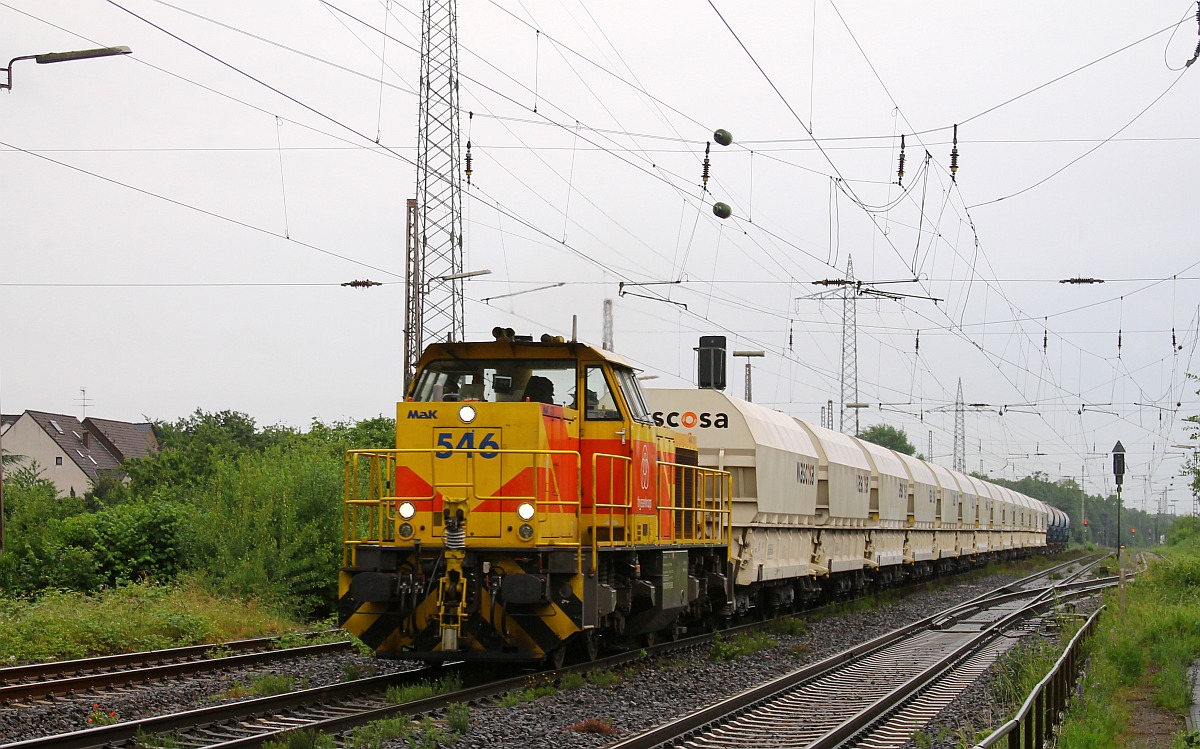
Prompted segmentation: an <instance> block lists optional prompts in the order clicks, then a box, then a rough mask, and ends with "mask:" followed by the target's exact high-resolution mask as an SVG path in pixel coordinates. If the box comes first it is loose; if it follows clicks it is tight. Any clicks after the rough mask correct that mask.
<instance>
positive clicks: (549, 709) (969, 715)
mask: <svg viewBox="0 0 1200 749" xmlns="http://www.w3.org/2000/svg"><path fill="white" fill-rule="evenodd" d="M1015 579H1017V576H1015V575H989V576H986V577H978V578H974V579H971V580H966V581H962V582H955V583H951V584H948V585H946V586H944V587H941V588H939V589H937V590H932V591H922V592H917V593H913V594H910V595H908V596H906V597H905V598H903V599H901V600H899V601H895V602H892V603H888V604H885V605H880V606H878V607H876V608H874V609H870V610H862V611H855V612H850V613H845V614H839V615H835V616H831V617H828V618H823V619H820V620H819V621H815V622H811V623H810V625H809V631H808V633H807V634H805V635H803V636H789V635H780V634H772V635H771V637H772V639H774V640H776V641H777V642H778V645H777V646H776V647H774V648H770V649H768V650H764V651H762V652H760V653H759V654H757V655H754V656H750V657H745V658H738V659H734V660H730V661H723V662H715V661H711V660H709V659H708V658H707V653H708V651H707V649H697V650H695V651H688V652H687V653H685V654H681V655H673V656H668V657H666V658H664V659H660V660H657V661H652V662H650V663H648V664H646V665H642V666H638V667H636V668H635V670H633V671H631V672H630V673H628V674H626V675H625V676H624V678H623V679H622V680H621V682H620V683H619V684H618V685H617V686H614V687H608V688H602V687H596V686H593V685H587V686H584V687H581V688H578V689H571V690H565V691H561V692H559V693H558V694H556V695H553V696H550V697H543V698H541V699H539V700H536V701H534V702H531V703H525V704H521V705H517V706H513V707H501V706H500V705H498V704H495V703H494V702H492V703H485V704H480V705H473V706H472V707H471V728H470V730H469V731H468V732H467V733H466V734H465V735H463V736H461V737H459V738H458V740H457V741H456V742H455V743H453V744H451V745H450V746H453V747H454V749H504V748H506V747H513V748H518V747H519V749H595V748H598V747H601V746H604V745H605V744H608V743H611V742H612V741H614V740H615V739H617V738H621V737H624V736H628V735H631V734H633V733H636V732H637V731H640V730H643V729H645V728H648V727H650V726H652V725H655V724H658V723H661V722H663V721H665V720H668V719H670V718H672V717H676V716H678V715H681V714H683V713H685V712H687V711H690V710H693V709H696V708H699V707H702V706H704V705H709V704H712V703H713V702H716V701H719V700H721V699H724V698H726V697H729V696H731V695H734V694H737V693H738V692H741V691H743V690H745V689H748V688H750V687H752V686H755V685H757V684H760V683H762V682H765V681H768V680H770V679H773V678H775V677H777V676H781V675H783V674H785V673H788V672H789V671H792V670H794V669H795V668H797V667H798V666H800V665H803V664H806V663H811V662H814V661H817V660H821V659H822V658H825V657H828V656H830V655H832V654H834V653H836V652H839V651H841V650H844V649H846V648H847V647H850V646H852V645H854V644H857V643H859V642H863V641H865V640H868V639H870V638H873V637H876V636H878V635H881V634H884V633H886V632H889V631H891V630H893V629H895V628H897V627H900V626H902V625H904V624H907V623H909V622H912V621H916V620H918V619H921V618H924V617H927V616H930V615H932V614H934V613H936V612H938V611H941V610H942V609H944V608H946V607H948V606H950V605H952V604H954V603H957V602H959V601H964V600H967V599H969V598H972V597H974V596H977V595H979V594H980V593H983V592H986V591H989V590H992V589H993V588H996V587H999V586H1001V585H1004V584H1007V583H1010V582H1012V581H1013V580H1015ZM797 646H803V648H805V649H809V650H808V652H806V653H805V654H803V655H797V654H795V652H794V649H795V648H796V647H797ZM411 667H412V666H411V665H407V664H405V663H401V662H395V661H384V660H374V659H372V658H366V657H363V656H358V655H353V654H339V655H336V656H325V657H310V658H297V659H294V660H291V661H280V662H278V663H274V664H271V665H270V666H269V667H264V668H261V669H245V670H240V671H236V672H233V671H231V672H222V673H219V674H212V675H206V676H198V677H191V678H186V679H178V680H172V681H170V682H167V683H159V684H147V685H139V686H134V687H128V688H124V689H119V690H113V691H106V692H100V693H97V694H94V695H78V696H74V697H64V698H58V699H56V700H53V701H48V702H41V703H35V704H32V705H19V706H3V707H0V742H4V743H8V742H13V741H19V740H22V739H29V738H35V737H38V736H45V735H48V734H53V733H63V732H67V731H76V730H82V729H85V728H89V727H91V725H90V724H89V723H88V717H89V715H90V714H91V713H92V712H93V711H94V710H101V711H103V712H104V713H106V714H107V713H109V712H115V713H116V714H117V716H119V718H120V719H121V720H135V719H138V718H143V717H149V716H152V715H161V714H166V713H170V712H177V711H180V710H187V709H191V708H193V707H197V706H203V705H210V704H217V703H219V702H223V701H227V700H229V699H232V698H229V697H227V696H223V695H225V694H226V693H228V691H229V690H230V689H231V688H232V687H233V685H234V684H235V683H240V684H243V685H246V684H249V683H251V680H252V679H253V678H254V677H255V676H258V675H261V674H264V673H272V674H286V675H289V676H292V677H293V678H294V679H295V680H296V681H297V683H302V684H303V685H305V686H309V687H315V686H320V685H324V684H329V683H334V682H337V681H340V680H342V679H343V674H344V673H346V671H347V670H359V671H360V672H361V671H362V670H364V669H374V670H375V671H376V672H379V673H382V672H387V671H396V670H404V669H406V668H411ZM361 675H367V674H366V673H361ZM952 707H953V711H950V710H948V711H946V712H947V714H949V715H952V716H953V718H949V717H948V718H947V719H946V720H952V721H953V722H954V724H955V725H956V726H962V725H975V726H984V725H991V724H992V722H993V721H994V714H993V709H994V708H993V706H992V704H991V701H990V698H989V697H988V694H987V691H986V687H981V686H979V685H977V686H976V687H973V688H972V689H971V690H970V691H968V692H967V693H966V694H964V695H963V696H961V697H960V699H959V701H958V702H957V703H956V704H955V705H954V706H952ZM589 720H600V721H604V722H606V723H608V724H609V725H610V726H612V727H613V728H614V729H616V733H615V734H614V735H611V736H605V735H601V734H590V733H581V732H578V731H574V730H571V727H572V726H575V725H577V724H581V723H583V722H585V721H589ZM390 746H393V747H397V748H398V747H401V746H406V744H402V743H399V742H393V743H392V744H391V745H390Z"/></svg>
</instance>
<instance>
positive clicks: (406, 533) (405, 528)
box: [400, 523, 413, 538]
mask: <svg viewBox="0 0 1200 749" xmlns="http://www.w3.org/2000/svg"><path fill="white" fill-rule="evenodd" d="M412 534H413V527H412V526H411V525H409V524H408V523H401V524H400V538H412Z"/></svg>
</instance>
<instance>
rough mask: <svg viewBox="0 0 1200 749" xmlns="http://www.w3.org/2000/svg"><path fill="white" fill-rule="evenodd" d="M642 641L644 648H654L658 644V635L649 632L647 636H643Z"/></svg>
mask: <svg viewBox="0 0 1200 749" xmlns="http://www.w3.org/2000/svg"><path fill="white" fill-rule="evenodd" d="M641 639H642V647H645V648H652V647H654V646H655V645H657V644H658V633H657V632H647V633H646V634H644V635H642V638H641Z"/></svg>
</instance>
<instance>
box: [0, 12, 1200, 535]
mask: <svg viewBox="0 0 1200 749" xmlns="http://www.w3.org/2000/svg"><path fill="white" fill-rule="evenodd" d="M1195 11H1196V4H1195V3H1192V4H1190V5H1189V4H1185V3H1181V2H1176V3H1128V2H1115V1H1101V2H1095V1H1093V2H1086V3H1084V2H1059V3H1052V4H1049V3H1045V2H1032V1H1025V2H1016V3H1004V4H996V3H991V4H984V3H962V2H948V1H947V2H921V3H849V2H844V1H841V0H840V1H839V2H837V3H831V2H829V1H828V0H816V2H815V5H814V3H813V2H810V1H809V0H803V1H802V2H794V1H793V2H767V1H761V0H760V2H755V3H733V2H727V1H725V0H720V1H718V2H715V3H714V4H710V3H708V2H706V1H705V0H694V1H693V2H679V1H676V0H659V1H658V2H651V3H646V2H641V3H634V2H623V1H622V2H609V3H586V2H580V1H579V0H565V1H563V2H538V1H536V0H526V1H525V2H513V3H509V2H498V1H497V2H491V1H489V0H474V1H472V2H461V3H460V4H459V44H460V75H461V80H462V83H461V105H462V109H463V115H462V123H461V125H462V131H463V141H464V143H465V141H466V140H468V139H469V140H470V141H471V143H472V154H473V161H474V174H473V177H472V186H471V188H470V190H469V195H468V197H467V198H466V200H465V205H466V208H465V225H466V243H467V247H466V254H465V259H464V267H465V268H466V269H468V270H478V269H484V268H487V269H490V270H491V271H492V274H491V275H490V276H485V277H480V278H475V279H471V280H469V281H467V282H465V289H466V296H467V302H466V321H467V331H468V338H473V339H478V338H486V337H489V336H490V330H491V328H492V327H493V326H494V325H504V326H509V327H512V328H514V329H516V330H518V331H519V332H528V333H532V334H534V335H539V334H541V333H542V332H551V333H556V334H564V335H569V334H570V331H571V324H572V316H573V315H577V316H578V320H579V333H580V337H581V338H582V339H584V340H587V341H590V342H593V343H595V344H597V345H598V344H599V343H600V339H601V329H602V327H601V323H602V318H601V313H602V304H603V300H604V299H606V298H610V299H612V300H613V302H614V323H615V324H614V328H615V343H616V349H617V350H618V352H620V353H623V354H624V355H626V356H627V357H628V358H630V359H632V360H633V361H635V362H637V363H638V365H639V366H641V367H642V368H644V370H645V374H646V375H655V376H656V379H654V380H650V381H647V383H646V384H647V386H651V387H657V386H665V387H689V386H691V385H692V383H693V382H694V369H695V363H694V361H695V360H694V357H695V354H694V352H693V348H694V347H695V346H696V345H697V338H698V336H700V335H705V334H718V335H727V336H728V337H729V345H730V349H751V350H763V351H765V352H766V354H767V355H766V356H765V357H764V358H762V359H756V360H754V379H753V388H754V400H755V401H758V402H762V403H765V404H769V405H770V406H771V407H774V408H778V409H780V410H783V411H786V412H788V413H790V414H793V415H795V416H798V417H801V418H805V419H809V420H811V421H814V422H815V421H819V420H820V418H821V408H822V406H824V405H825V404H826V403H827V402H828V401H830V400H832V401H834V402H835V403H836V402H837V401H838V400H839V399H840V376H841V368H842V364H841V356H842V320H843V302H842V301H841V299H840V298H835V299H831V298H824V299H822V298H820V297H819V295H820V293H821V292H823V291H824V292H828V291H829V287H823V286H814V285H813V284H812V282H813V281H815V280H820V279H826V278H838V277H842V276H844V274H845V272H846V263H847V261H848V260H849V259H850V258H852V259H853V264H854V271H855V275H856V276H857V277H858V278H859V279H862V280H864V281H871V282H883V281H903V280H907V281H910V282H909V283H891V284H882V283H879V284H868V285H867V286H866V287H865V288H869V289H878V290H886V291H890V292H895V293H899V294H904V295H910V296H909V297H907V298H904V299H902V300H889V299H878V298H864V299H860V300H859V301H858V302H857V306H856V310H857V322H858V339H857V340H858V379H859V384H858V391H859V396H858V399H859V401H860V402H863V403H868V404H870V405H869V408H867V409H864V410H862V411H861V412H860V420H861V424H862V426H864V427H865V426H867V425H870V424H875V423H889V424H893V425H895V426H897V427H900V428H903V429H905V430H906V431H907V433H908V435H909V438H910V440H911V441H912V442H913V443H914V444H915V445H916V446H917V448H918V449H919V450H920V451H921V452H924V453H926V454H929V453H930V443H931V441H932V457H933V458H934V460H936V461H937V462H939V463H943V464H945V465H950V464H951V462H952V452H953V433H954V413H953V406H954V402H955V397H956V394H957V388H958V382H959V380H960V379H961V381H962V388H963V396H964V400H965V401H966V402H967V403H978V404H987V405H986V406H979V407H974V408H970V409H968V412H967V413H966V434H967V468H968V469H969V470H980V469H982V470H983V471H985V472H987V473H989V474H991V475H993V476H1004V477H1007V478H1020V477H1023V476H1025V475H1027V474H1028V473H1030V472H1032V471H1035V470H1036V471H1043V472H1045V473H1046V474H1048V475H1049V476H1050V477H1051V478H1053V479H1057V478H1059V477H1064V476H1070V477H1075V478H1078V477H1080V476H1081V475H1083V477H1084V484H1085V488H1087V490H1088V491H1089V492H1094V493H1099V492H1107V491H1111V490H1112V488H1113V487H1112V479H1111V477H1110V475H1109V474H1110V472H1111V459H1110V457H1109V453H1110V450H1111V448H1112V446H1113V444H1114V443H1115V442H1116V441H1117V440H1121V441H1122V442H1123V444H1124V445H1125V447H1126V448H1127V449H1128V451H1129V461H1128V462H1129V465H1130V472H1131V476H1130V477H1128V478H1127V483H1126V492H1125V496H1126V499H1127V500H1128V501H1129V502H1130V503H1131V504H1133V505H1134V506H1143V505H1144V504H1146V503H1147V502H1148V503H1149V507H1150V508H1151V509H1153V508H1154V507H1156V506H1157V503H1158V497H1160V496H1161V495H1162V493H1163V491H1164V490H1166V491H1167V497H1168V500H1169V501H1171V502H1176V503H1177V506H1176V509H1177V511H1179V512H1185V511H1186V510H1187V508H1188V506H1189V505H1190V497H1189V496H1188V492H1187V490H1186V482H1185V480H1184V479H1182V478H1179V477H1178V476H1177V474H1178V472H1179V468H1180V466H1181V464H1182V455H1181V454H1180V453H1181V452H1182V451H1180V450H1172V449H1171V447H1170V446H1171V445H1173V444H1178V443H1182V442H1184V441H1186V439H1187V432H1186V430H1185V428H1184V427H1185V423H1184V422H1183V421H1182V419H1183V418H1184V417H1186V416H1189V415H1192V414H1196V413H1200V399H1198V398H1197V396H1196V394H1195V391H1196V389H1197V383H1195V382H1189V381H1188V380H1187V378H1186V374H1187V373H1188V372H1200V362H1197V351H1196V346H1197V342H1198V330H1200V307H1198V300H1200V294H1198V291H1200V284H1198V280H1200V253H1197V251H1196V250H1197V246H1196V239H1195V236H1196V233H1195V207H1196V205H1197V197H1198V192H1200V190H1198V188H1197V180H1196V174H1195V170H1196V167H1197V165H1200V136H1196V135H1195V122H1196V118H1197V114H1200V105H1198V104H1197V102H1198V101H1200V98H1198V97H1197V85H1198V84H1197V80H1198V79H1197V75H1200V73H1198V72H1194V71H1190V70H1188V69H1185V68H1184V64H1185V63H1186V62H1187V60H1188V59H1189V58H1190V57H1191V56H1192V54H1193V52H1194V51H1195V49H1196V43H1197V22H1196V18H1195ZM419 17H420V7H419V5H418V4H417V3H415V2H413V1H412V0H404V1H403V2H380V1H379V0H328V1H322V0H288V1H287V2H284V0H258V1H257V2H252V3H247V2H244V1H243V2H232V1H229V0H207V1H206V2H199V1H198V0H178V1H177V2H175V3H173V4H169V3H166V2H159V1H157V0H116V1H115V2H114V1H111V0H54V2H46V0H0V57H3V58H4V59H8V58H11V57H15V56H19V55H26V54H36V53H42V52H50V51H62V50H68V49H79V48H87V47H94V46H109V45H128V46H130V47H132V48H133V50H134V54H133V55H132V56H129V57H115V58H108V59H97V60H86V61H78V62H69V63H63V64H57V65H36V64H34V63H33V61H21V62H17V63H16V65H15V70H14V71H13V73H14V85H13V90H12V91H11V92H0V184H2V185H3V187H2V188H0V189H2V190H3V192H2V195H0V198H2V199H0V320H2V321H3V336H2V338H0V340H2V341H3V346H2V349H0V351H2V355H0V399H2V402H0V405H2V407H3V410H4V411H5V412H6V413H12V412H20V411H22V410H24V409H35V410H47V411H56V412H61V413H70V414H75V415H77V416H79V415H83V408H82V406H83V404H82V402H81V389H83V388H86V398H87V403H88V406H87V414H88V415H93V416H100V417H105V418H113V419H122V420H141V419H142V418H143V417H146V418H150V419H175V418H178V417H180V416H183V415H186V414H188V413H190V412H191V411H193V410H194V409H196V408H202V409H205V410H221V409H234V410H239V411H244V412H246V413H247V414H249V415H251V416H252V417H254V418H255V419H256V420H257V422H258V423H259V424H261V425H267V424H275V423H283V424H289V425H294V426H299V427H305V426H307V425H308V423H309V422H310V421H311V419H313V418H319V419H322V420H325V421H330V420H336V419H358V418H367V417H371V416H374V415H377V414H380V413H386V414H392V413H393V412H394V404H395V401H396V400H397V399H399V398H400V397H401V378H402V375H401V367H402V363H403V353H402V351H403V345H402V338H401V330H402V322H403V312H404V295H405V288H404V283H403V275H404V255H403V253H404V201H405V199H406V198H409V197H413V195H414V192H415V180H416V173H415V166H414V163H415V154H416V135H417V128H416V123H417V106H418V103H417V102H418V100H417V94H416V89H417V79H418V70H419V67H418V56H417V53H416V51H415V50H416V49H419V36H420V20H419ZM1197 67H1200V66H1197ZM381 80H382V82H381ZM468 113H470V114H468ZM956 123H958V124H959V129H958V150H959V166H960V169H959V171H958V173H957V182H956V183H953V182H952V181H951V177H950V171H949V166H950V152H951V146H952V144H951V138H952V130H951V128H952V126H953V125H954V124H956ZM716 128H725V129H727V130H729V131H731V132H732V133H733V136H734V138H735V143H734V145H732V146H730V147H727V148H723V147H720V146H718V145H716V144H713V146H712V148H713V152H712V155H711V174H712V178H711V180H710V181H709V184H708V188H709V189H708V193H707V194H704V193H703V192H702V191H701V189H700V187H699V184H700V173H701V162H702V160H703V151H704V147H705V142H706V141H709V140H711V139H712V132H713V130H714V129H716ZM810 133H811V135H810ZM901 135H904V136H905V176H904V179H903V184H902V185H897V184H896V182H897V174H896V172H897V165H898V164H897V162H898V158H899V155H900V148H899V147H900V136H901ZM814 137H815V139H814ZM927 151H928V154H929V159H928V163H927V164H926V152H927ZM715 200H720V201H722V202H725V203H727V204H729V205H730V206H731V207H732V210H733V216H732V217H731V218H730V219H728V220H725V221H721V220H720V219H717V218H716V217H714V216H713V214H712V211H711V205H712V203H713V201H715ZM1079 277H1085V278H1097V279H1104V280H1105V283H1103V284H1093V285H1068V284H1062V283H1059V281H1060V280H1061V279H1067V278H1079ZM367 278H369V279H371V280H375V281H380V282H383V283H384V285H383V286H379V287H374V288H370V289H352V288H344V287H342V286H340V284H341V283H342V282H345V281H350V280H355V279H367ZM913 279H917V280H916V282H911V281H912V280H913ZM665 281H678V282H680V283H677V284H672V285H665V284H661V283H656V282H665ZM560 282H565V283H564V284H563V285H561V286H555V287H553V288H545V289H543V288H542V287H546V286H549V285H552V284H558V283H560ZM621 282H625V283H626V287H625V290H626V291H627V292H633V293H632V294H626V295H625V296H621V295H620V293H619V292H620V288H619V284H620V283H621ZM630 283H634V284H645V283H652V284H655V285H650V286H633V287H630V286H628V284H630ZM521 292H526V293H521ZM634 294H640V295H645V296H651V297H657V298H658V299H657V300H656V299H647V298H644V297H643V296H634ZM815 295H817V296H815ZM825 296H826V297H829V296H830V295H829V294H828V293H826V294H825ZM934 299H936V300H937V301H933V300H934ZM918 331H920V332H919V351H918V349H917V342H918ZM743 361H744V360H741V359H738V360H736V361H733V362H731V366H730V370H729V391H730V392H732V393H735V394H738V395H741V394H742V393H743V389H744V384H743V382H744V380H743V369H742V364H743ZM1002 412H1003V413H1002Z"/></svg>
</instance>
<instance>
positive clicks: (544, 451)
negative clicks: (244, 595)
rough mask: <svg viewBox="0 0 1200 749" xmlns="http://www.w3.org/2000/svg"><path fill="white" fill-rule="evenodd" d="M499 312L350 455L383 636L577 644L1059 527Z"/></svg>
mask: <svg viewBox="0 0 1200 749" xmlns="http://www.w3.org/2000/svg"><path fill="white" fill-rule="evenodd" d="M493 333H494V335H495V340H493V341H480V342H463V343H445V344H436V345H433V346H430V347H429V348H428V349H427V350H426V351H425V353H424V355H423V356H422V357H421V360H420V362H419V363H418V365H417V372H416V374H415V376H414V378H413V381H412V383H411V384H410V387H409V392H408V393H407V398H406V400H405V401H403V402H401V403H399V404H397V410H396V445H395V447H394V448H388V449H378V450H360V451H352V452H350V453H348V455H347V459H346V489H345V500H344V503H345V513H344V519H345V523H344V525H345V528H344V530H345V543H344V552H343V562H342V568H341V571H340V574H339V604H338V613H339V621H340V623H341V625H342V626H343V627H344V628H346V629H347V630H348V631H350V632H352V633H353V634H355V635H357V636H358V637H359V638H360V639H362V640H363V642H365V643H366V644H367V645H369V646H370V647H372V648H373V649H374V650H375V651H376V652H377V653H378V654H380V655H381V656H385V657H394V658H411V659H419V660H425V661H438V660H447V659H453V660H480V661H501V662H514V663H516V662H536V661H545V662H548V663H550V664H552V665H558V664H561V663H562V662H563V661H564V660H565V659H566V656H567V652H568V650H574V651H575V652H577V653H578V654H579V655H580V657H582V658H594V657H596V655H597V653H598V651H599V650H600V648H601V645H602V643H603V642H604V641H605V640H614V639H618V638H621V639H631V638H634V639H638V640H640V641H642V642H647V641H652V640H654V639H655V638H658V637H673V636H675V635H676V634H678V633H680V632H681V631H683V630H685V629H687V628H690V627H704V626H711V625H713V624H714V623H717V622H719V621H720V620H724V619H727V618H729V617H732V616H736V615H744V614H765V613H767V612H770V611H774V610H781V609H788V608H791V607H793V606H796V605H799V604H801V603H804V602H806V601H811V600H814V599H817V598H819V597H821V596H826V595H831V594H836V593H839V592H845V591H849V590H852V589H860V588H863V587H866V586H868V585H873V584H884V583H889V582H896V581H900V580H902V579H908V578H916V577H924V576H929V575H933V574H935V573H937V572H939V571H944V570H950V569H954V568H958V567H962V566H966V565H968V564H972V563H979V562H981V561H985V560H987V559H989V558H992V557H1008V556H1016V555H1021V554H1026V553H1029V552H1031V551H1034V550H1044V549H1045V548H1046V546H1047V533H1048V528H1050V527H1054V528H1057V527H1058V526H1057V525H1054V526H1052V525H1051V523H1052V522H1057V516H1055V515H1053V514H1052V513H1051V511H1050V510H1049V508H1047V507H1046V506H1045V505H1043V504H1042V503H1041V502H1038V501H1037V500H1033V499H1031V498H1029V497H1025V496H1023V495H1021V494H1018V493H1017V492H1013V491H1011V490H1008V489H1006V488H1003V487H999V486H995V485H992V484H990V483H987V482H984V481H981V480H978V479H975V478H973V477H969V476H965V475H963V474H959V473H956V472H953V471H950V470H948V469H946V468H944V467H941V466H938V465H936V464H933V463H926V462H923V461H919V460H917V459H915V458H912V457H909V456H907V455H902V454H899V453H895V452H893V451H891V450H888V449H886V448H883V447H879V446H877V445H873V444H870V443H867V442H864V441H862V440H859V439H856V438H854V437H851V436H848V435H844V434H841V433H838V432H833V431H830V430H827V429H822V428H821V427H818V426H814V425H812V424H809V423H807V422H805V421H802V420H799V419H795V418H793V417H791V416H788V415H786V414H783V413H780V412H777V411H772V410H770V409H767V408H764V407H761V406H758V405H755V404H753V403H748V402H746V401H743V400H741V399H738V398H735V397H732V396H729V395H726V394H724V393H722V392H719V391H717V390H714V389H700V390H647V391H644V392H643V390H642V388H641V386H640V383H639V382H638V380H637V378H636V371H635V369H634V367H633V366H632V365H631V364H630V363H629V362H627V361H625V360H624V359H622V358H621V357H619V356H617V355H615V354H613V353H612V352H609V351H603V350H600V349H597V348H594V347H592V346H589V345H587V344H584V343H581V342H578V341H573V340H572V341H565V340H563V339H562V338H558V337H551V336H548V335H545V336H542V337H541V339H539V340H536V341H535V340H533V339H532V337H531V336H516V335H514V334H513V332H512V331H511V330H501V329H497V330H496V331H493ZM1051 518H1055V520H1054V521H1052V520H1051ZM1062 521H1063V522H1064V523H1065V521H1066V518H1065V516H1063V518H1062Z"/></svg>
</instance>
